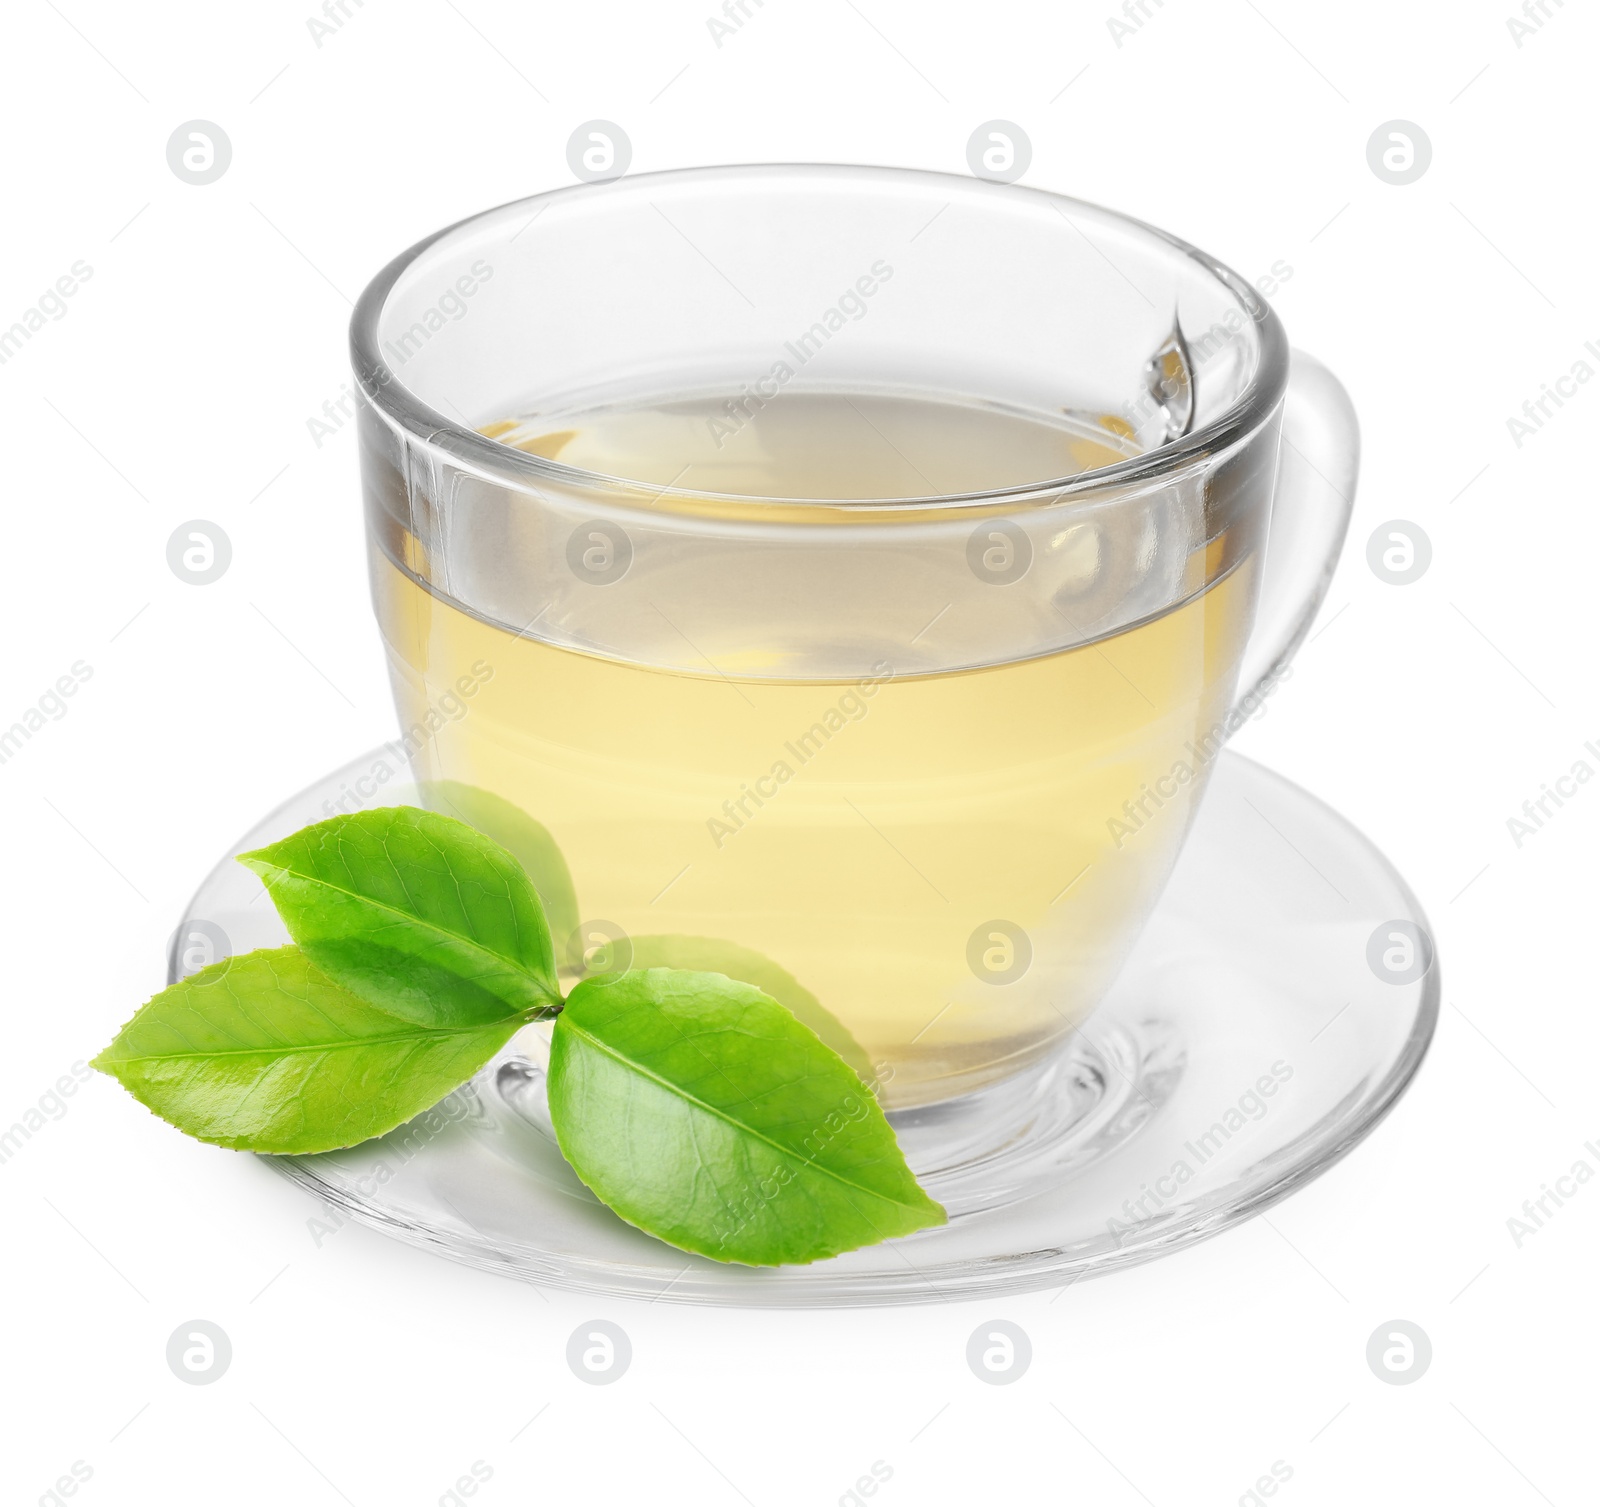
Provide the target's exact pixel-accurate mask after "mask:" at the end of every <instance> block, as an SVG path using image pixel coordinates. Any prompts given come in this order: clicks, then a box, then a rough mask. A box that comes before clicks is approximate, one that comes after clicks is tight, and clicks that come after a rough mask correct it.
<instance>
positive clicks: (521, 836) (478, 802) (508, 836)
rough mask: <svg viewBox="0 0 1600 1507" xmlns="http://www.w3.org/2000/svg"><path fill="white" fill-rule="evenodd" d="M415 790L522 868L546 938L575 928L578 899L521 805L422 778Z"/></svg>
mask: <svg viewBox="0 0 1600 1507" xmlns="http://www.w3.org/2000/svg"><path fill="white" fill-rule="evenodd" d="M418 788H419V789H420V790H421V792H422V799H423V800H424V801H425V802H426V803H427V805H428V807H429V809H430V810H433V811H441V812H443V813H444V814H445V815H446V816H453V817H455V818H456V820H457V821H463V822H465V823H466V824H467V825H468V826H469V827H476V828H477V829H478V831H480V832H481V833H483V835H484V836H485V837H487V838H490V839H491V840H492V841H494V842H497V843H499V844H500V846H501V847H502V848H504V849H505V850H506V851H507V852H508V853H510V854H511V856H512V857H513V858H515V859H516V860H517V862H518V863H520V864H521V865H522V867H523V871H524V872H525V873H526V874H527V876H528V878H529V879H531V880H532V881H533V887H534V889H535V890H537V891H538V893H539V902H540V904H542V905H543V906H544V914H545V919H546V920H547V921H548V922H549V923H550V935H551V936H552V937H554V938H555V939H556V940H557V941H558V942H560V941H563V940H564V939H565V938H567V937H570V936H571V935H572V934H573V932H575V931H576V930H577V929H578V921H579V919H580V918H579V916H578V896H577V892H576V891H575V890H574V889H573V887H572V874H571V872H570V871H569V870H568V868H567V860H566V859H565V858H564V857H562V854H561V849H560V848H558V847H557V846H556V840H555V838H553V837H552V836H551V835H550V832H549V830H548V828H546V827H545V826H543V825H542V824H541V823H539V822H536V821H535V820H534V819H533V818H532V817H531V816H529V815H528V813H527V812H526V811H524V810H523V809H522V807H520V806H514V805H513V804H512V803H511V802H510V801H508V800H503V799H502V798H501V797H500V796H498V795H495V794H494V793H493V792H491V791H488V790H480V789H479V788H478V786H476V785H467V784H464V783H463V782H462V781H460V780H424V781H423V782H422V783H421V784H420V785H419V786H418Z"/></svg>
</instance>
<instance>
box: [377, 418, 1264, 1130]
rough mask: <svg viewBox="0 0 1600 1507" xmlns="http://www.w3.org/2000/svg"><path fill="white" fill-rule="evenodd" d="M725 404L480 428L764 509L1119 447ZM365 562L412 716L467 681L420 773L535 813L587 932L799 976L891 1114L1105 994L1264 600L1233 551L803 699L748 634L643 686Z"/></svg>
mask: <svg viewBox="0 0 1600 1507" xmlns="http://www.w3.org/2000/svg"><path fill="white" fill-rule="evenodd" d="M685 410H687V418H688V420H689V421H687V422H686V421H685V419H686V413H685ZM715 412H716V410H715V409H712V408H711V407H710V406H709V405H701V406H700V407H699V409H698V410H696V408H695V405H688V404H685V405H678V406H677V407H674V408H662V407H659V406H658V407H652V408H643V409H640V410H638V411H636V412H633V413H628V412H617V411H612V412H608V413H606V414H605V415H604V416H603V417H602V418H599V419H596V420H595V421H593V422H592V423H583V422H578V423H573V422H571V421H568V422H567V423H566V424H565V426H564V427H562V428H560V429H556V430H550V429H548V428H546V429H541V428H540V426H538V425H537V424H535V425H511V424H508V425H497V426H491V427H490V428H489V429H488V430H486V431H485V432H486V433H491V434H494V435H495V436H496V437H498V438H501V439H502V440H503V441H505V442H507V443H514V444H521V445H523V446H524V447H525V448H527V449H529V450H531V451H534V452H536V453H540V454H545V455H547V456H549V457H551V458H555V459H559V460H562V461H565V462H570V463H571V464H573V465H577V466H581V467H584V468H585V469H590V470H595V471H600V472H603V473H605V474H609V475H613V476H623V477H630V478H635V479H640V480H644V481H649V482H654V483H656V484H658V485H663V486H664V485H667V484H668V483H669V482H674V478H676V480H675V483H674V484H675V485H676V486H678V487H680V488H696V487H700V488H704V489H705V490H706V491H716V492H721V493H744V494H749V495H762V496H777V497H804V496H811V497H852V498H861V497H900V496H907V495H917V494H919V493H928V492H935V491H948V490H958V489H961V488H963V487H970V486H974V485H980V486H990V487H992V486H997V485H1004V484H1007V483H1008V482H1017V481H1023V480H1028V479H1037V478H1039V477H1041V476H1053V475H1062V474H1064V473H1067V472H1071V471H1075V470H1081V469H1084V468H1086V467H1088V466H1092V465H1098V464H1104V463H1105V462H1106V461H1107V460H1109V459H1115V458H1118V456H1119V454H1120V452H1117V451H1115V450H1113V449H1110V448H1107V447H1102V446H1098V445H1097V444H1096V443H1095V442H1094V441H1093V440H1092V438H1090V439H1086V438H1085V436H1084V434H1083V433H1082V432H1080V431H1078V430H1073V429H1061V428H1057V427H1055V426H1053V425H1050V424H1046V423H1039V422H1030V421H1024V420H1020V419H1018V418H1016V417H1015V416H1012V415H999V414H994V413H990V412H988V411H986V410H982V409H978V408H973V407H964V406H957V405H953V404H945V403H934V402H916V401H912V400H906V399H899V398H896V399H873V398H868V397H864V396H860V395H857V396H855V397H853V398H851V399H849V400H842V399H838V398H833V397H828V396H818V395H808V394H804V393H790V394H785V395H784V396H783V397H782V398H781V399H780V400H779V401H778V402H777V403H775V404H773V405H771V407H770V408H769V409H767V410H765V411H764V412H763V413H762V414H761V415H759V416H758V417H757V418H756V419H753V420H748V421H746V422H745V423H743V424H741V425H740V426H739V427H738V430H737V432H736V433H734V434H733V435H732V436H729V435H728V434H725V433H722V434H714V433H713V431H712V427H711V424H710V423H709V422H708V418H710V419H714V417H715ZM719 439H720V441H721V443H720V444H719V443H717V441H718V440H719ZM1108 445H1109V441H1108ZM1069 511H1070V509H1064V513H1066V512H1069ZM374 568H375V571H376V575H375V586H376V597H377V603H378V610H379V616H380V620H381V623H382V628H383V633H384V638H385V641H386V644H387V647H388V652H389V656H390V662H391V667H392V671H393V677H394V681H395V684H396V687H397V692H398V698H399V705H400V710H401V715H402V723H403V725H407V726H409V725H411V724H412V723H417V722H421V721H423V720H425V719H426V718H427V716H428V713H429V709H430V708H436V707H437V706H438V705H439V704H440V702H441V700H445V702H446V704H447V705H450V706H452V707H454V706H458V705H460V704H461V702H460V700H459V698H452V691H453V688H454V687H456V685H457V683H458V682H459V681H460V680H462V678H463V677H465V678H466V679H467V680H468V681H470V682H473V683H474V685H475V689H474V692H473V694H472V697H471V699H470V701H468V702H466V703H465V705H466V710H465V711H464V712H462V713H460V714H459V715H456V714H455V713H454V712H452V715H451V717H450V718H447V719H445V720H444V722H443V726H442V727H440V728H439V729H438V730H437V731H436V732H435V733H434V735H433V736H432V737H431V738H430V739H429V740H428V741H427V742H426V743H425V744H424V745H423V746H422V748H421V749H420V751H419V752H418V753H417V754H416V755H415V758H414V762H415V764H416V766H417V771H416V772H417V774H418V776H419V777H420V778H425V779H448V780H455V781H463V782H466V783H468V784H472V785H476V786H480V787H482V788H484V789H487V790H489V791H492V792H494V793H495V794H497V795H499V796H501V797H504V798H505V799H507V800H509V801H511V802H513V803H514V804H516V805H517V806H520V807H521V808H522V809H523V810H525V811H526V812H528V813H529V814H530V815H531V816H533V817H535V818H536V819H537V820H538V821H540V822H542V823H543V824H544V825H545V826H546V827H547V828H548V829H549V830H550V832H551V833H552V834H553V835H554V837H555V839H556V841H557V842H558V843H559V845H560V847H561V849H562V851H563V853H564V854H565V857H566V860H567V863H568V865H569V867H570V869H571V872H572V877H573V880H574V884H575V887H576V891H577V896H578V905H579V908H580V911H581V913H582V915H583V916H584V917H585V918H586V919H587V918H602V919H604V920H605V921H608V922H610V923H613V924H614V925H615V926H618V927H620V928H622V929H623V930H624V931H626V932H627V933H629V934H631V935H635V936H642V935H650V936H659V935H662V934H678V935H686V936H693V937H710V938H721V939H726V940H727V941H731V942H734V943H737V944H739V945H740V946H742V947H745V948H749V949H753V950H755V951H757V952H759V953H762V954H764V955H765V956H766V957H768V958H770V959H771V960H773V961H774V962H776V963H777V964H779V965H780V966H782V967H783V968H785V969H787V970H788V971H789V972H790V973H791V974H793V975H794V976H795V978H796V979H798V980H799V982H800V983H801V984H802V985H803V986H804V987H805V988H806V989H808V990H809V991H810V992H811V993H812V994H814V995H815V996H816V997H817V999H818V1000H819V1001H820V1002H821V1004H822V1005H823V1006H824V1007H825V1008H826V1009H827V1010H828V1011H830V1012H831V1013H832V1014H833V1015H834V1016H835V1017H837V1018H838V1019H839V1020H840V1021H841V1022H842V1023H843V1024H844V1025H845V1026H846V1027H847V1028H848V1029H849V1031H850V1032H851V1033H852V1034H853V1035H854V1036H855V1038H856V1039H857V1041H858V1042H860V1043H861V1045H862V1046H863V1047H864V1049H865V1050H866V1052H867V1054H868V1055H869V1057H870V1058H871V1060H872V1061H873V1063H874V1064H876V1065H878V1068H879V1071H880V1073H881V1074H882V1076H883V1078H884V1087H883V1096H884V1098H885V1100H886V1102H887V1103H888V1104H889V1105H891V1106H895V1107H905V1106H909V1105H915V1104H919V1103H927V1102H930V1101H936V1100H939V1099H943V1098H947V1097H951V1096H953V1095H955V1094H959V1093H962V1092H966V1091H969V1090H971V1089H974V1088H977V1087H980V1086H983V1085H985V1084H987V1083H990V1082H993V1081H996V1080H998V1079H999V1078H1001V1077H1003V1076H1005V1075H1006V1074H1008V1073H1010V1072H1012V1071H1014V1070H1016V1069H1017V1068H1019V1067H1021V1066H1024V1065H1026V1064H1027V1063H1029V1062H1031V1061H1034V1060H1036V1059H1037V1058H1038V1057H1039V1056H1040V1055H1041V1054H1042V1053H1044V1052H1045V1051H1047V1050H1048V1049H1049V1048H1050V1047H1051V1046H1052V1045H1053V1044H1055V1043H1056V1042H1058V1041H1059V1040H1060V1038H1061V1037H1062V1036H1063V1035H1064V1034H1065V1033H1067V1032H1068V1031H1069V1030H1070V1029H1071V1028H1073V1027H1074V1026H1075V1025H1076V1024H1077V1023H1078V1022H1079V1021H1081V1020H1082V1019H1083V1018H1084V1016H1085V1015H1086V1014H1087V1013H1088V1012H1089V1011H1090V1010H1091V1009H1092V1008H1093V1006H1094V1004H1095V1003H1096V1002H1097V1001H1098V999H1099V997H1100V995H1101V994H1102V993H1103V991H1104V989H1105V988H1106V986H1107V984H1108V983H1109V982H1110V980H1111V978H1112V976H1113V975H1114V974H1115V972H1116V970H1117V968H1118V967H1119V966H1120V964H1121V962H1122V960H1123V958H1124V957H1125V955H1126V953H1127V951H1128V949H1129V947H1130V946H1131V945H1132V943H1133V941H1134V939H1135V937H1136V935H1137V932H1138V929H1139V927H1140V926H1141V925H1142V923H1143V921H1144V919H1145V917H1146V916H1147V914H1148V912H1149V910H1150V909H1151V907H1152V906H1153V904H1154V901H1155V898H1156V896H1157V894H1158V892H1159V889H1160V886H1161V885H1162V883H1164V881H1165V879H1166V876H1167V874H1168V872H1169V871H1170V869H1171V866H1172V863H1173V860H1174V858H1175V857H1176V854H1177V851H1178V848H1179V845H1180V844H1181V842H1182V840H1183V837H1184V835H1185V833H1186V830H1187V827H1188V822H1189V817H1190V815H1191V813H1192V810H1193V807H1194V803H1195V800H1196V798H1197V796H1198V795H1199V793H1200V790H1201V788H1202V786H1203V784H1204V780H1205V775H1206V772H1207V767H1208V765H1209V762H1210V760H1211V759H1212V758H1213V757H1214V756H1215V753H1216V751H1217V748H1218V744H1219V740H1218V738H1217V737H1216V736H1215V731H1214V730H1215V729H1216V726H1217V724H1218V723H1219V722H1220V721H1221V720H1222V719H1223V718H1224V717H1225V716H1226V714H1227V710H1228V704H1229V700H1230V697H1231V695H1232V691H1233V674H1234V668H1235V666H1236V664H1237V661H1238V658H1239V653H1240V649H1241V646H1242V640H1243V636H1244V634H1245V632H1246V630H1247V627H1248V623H1249V618H1250V612H1251V605H1252V598H1253V590H1254V587H1253V569H1254V567H1253V562H1252V561H1251V560H1250V559H1248V558H1247V559H1246V560H1245V561H1244V562H1243V563H1242V564H1241V565H1239V566H1238V567H1236V568H1234V569H1233V570H1232V571H1231V572H1230V573H1228V574H1226V575H1224V576H1223V577H1222V578H1221V579H1220V580H1218V581H1216V582H1215V583H1214V584H1212V585H1211V586H1210V587H1209V588H1208V589H1204V590H1201V591H1200V592H1199V593H1198V594H1196V595H1193V596H1192V597H1191V598H1190V599H1189V600H1187V601H1185V602H1183V603H1182V605H1179V606H1176V607H1174V608H1172V609H1171V610H1169V611H1167V612H1165V613H1164V614H1162V615H1159V616H1156V617H1155V618H1154V619H1152V620H1149V621H1145V622H1142V623H1141V624H1139V625H1138V626H1135V627H1132V628H1129V629H1127V630H1126V631H1123V632H1120V633H1117V634H1115V635H1113V636H1111V637H1108V638H1102V639H1100V640H1099V641H1098V642H1094V643H1092V644H1089V645H1087V646H1084V647H1079V648H1073V649H1070V650H1066V651H1059V652H1053V653H1042V654H1036V655H1033V656H1031V657H1023V658H1016V659H1011V660H1008V661H1007V662H1004V663H995V664H987V665H982V666H980V667H977V668H967V669H962V670H958V671H955V672H951V673H901V672H900V671H899V669H898V667H894V666H882V665H880V668H879V669H878V670H876V671H872V670H868V671H865V672H863V673H862V674H860V675H858V676H856V677H853V678H851V679H849V680H839V679H833V680H818V679H807V678H798V677H795V676H794V675H793V669H794V666H792V665H788V664H783V665H782V666H781V668H782V669H783V670H784V671H785V678H779V677H777V676H774V675H772V674H770V673H769V674H763V673H761V670H762V666H763V654H762V650H763V626H762V623H761V622H760V621H759V618H758V617H754V616H753V617H752V618H751V619H750V620H749V621H748V622H746V623H745V624H743V626H742V628H740V629H738V630H732V629H730V630H729V631H728V632H726V633H725V634H724V635H723V637H722V638H721V639H720V640H719V641H717V642H699V643H698V645H697V648H698V650H699V651H700V652H701V653H703V655H704V656H705V658H706V659H707V660H708V661H709V665H710V668H707V669H706V670H705V671H704V672H699V673H696V672H690V671H686V670H683V669H679V668H674V669H662V668H654V667H652V666H651V665H650V664H649V663H646V662H642V661H645V660H647V659H648V658H650V656H649V655H648V654H637V655H635V656H633V658H632V659H631V660H630V662H622V661H619V660H617V659H613V658H606V657H601V656H599V655H596V654H591V653H585V652H580V651H577V650H574V649H571V648H565V647H555V646H552V645H551V644H549V643H545V642H542V641H540V640H539V639H538V638H537V637H534V636H532V634H533V633H536V632H537V631H538V630H537V628H535V629H533V630H531V631H530V634H529V635H528V636H518V635H516V634H515V633H513V632H511V631H508V630H507V629H505V628H500V627H495V626H492V625H491V624H490V623H488V622H485V621H483V620H481V619H479V618H477V617H474V616H472V615H469V614H468V613H465V612H463V611H461V610H460V609H458V608H456V607H454V606H452V605H449V604H448V603H446V602H444V601H442V600H440V599H439V598H437V597H435V596H434V595H432V594H430V593H429V592H428V591H427V590H426V589H425V588H424V587H423V586H422V585H420V584H419V583H418V582H417V581H416V580H415V579H414V578H413V577H412V576H411V575H410V574H409V573H407V572H405V571H403V570H401V569H400V568H398V567H396V566H394V565H393V564H391V563H388V562H387V560H385V559H380V560H379V561H378V563H377V564H376V565H375V567H374ZM984 589H987V590H994V589H997V588H984ZM660 633H661V636H662V643H661V655H660V658H661V659H663V660H665V661H667V662H669V663H678V662H680V660H681V655H682V652H683V650H682V644H681V643H680V642H679V641H678V639H677V638H676V637H675V632H674V629H673V628H672V626H671V625H669V624H668V623H667V622H666V621H665V620H663V622H662V623H661V626H660ZM438 720H439V719H438V718H437V717H435V721H438ZM562 940H563V939H561V938H557V947H558V950H559V949H560V947H561V945H562ZM1019 958H1020V961H1021V962H1022V963H1024V964H1025V968H1024V969H1023V971H1022V972H1021V973H1020V975H1017V968H1018V963H1019Z"/></svg>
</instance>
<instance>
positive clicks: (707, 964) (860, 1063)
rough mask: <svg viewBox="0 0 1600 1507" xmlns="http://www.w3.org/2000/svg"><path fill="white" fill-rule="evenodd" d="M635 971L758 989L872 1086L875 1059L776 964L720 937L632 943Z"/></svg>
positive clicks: (665, 938) (638, 939)
mask: <svg viewBox="0 0 1600 1507" xmlns="http://www.w3.org/2000/svg"><path fill="white" fill-rule="evenodd" d="M629 940H630V942H631V944H632V947H633V962H632V965H631V966H632V967H633V968H635V969H637V970H640V971H642V970H644V969H646V968H679V969H683V970H685V971H686V972H689V973H725V974H727V976H728V977H729V978H731V979H738V980H739V982H740V983H743V984H754V985H755V986H756V988H757V989H759V990H760V991H761V992H762V993H763V994H765V995H767V996H768V997H769V998H771V999H775V1000H777V1002H778V1003H779V1004H780V1005H782V1006H783V1007H784V1008H785V1009H786V1010H788V1011H789V1012H790V1014H792V1015H793V1016H794V1018H795V1019H796V1020H798V1021H799V1022H800V1024H801V1025H803V1026H808V1027H810V1029H811V1030H813V1031H815V1032H816V1033H817V1035H818V1036H820V1037H821V1038H822V1042H823V1045H824V1046H828V1047H831V1048H832V1049H833V1050H834V1051H835V1052H837V1053H838V1054H839V1055H840V1056H841V1057H843V1058H844V1060H845V1061H846V1062H848V1063H849V1064H850V1067H851V1069H852V1070H853V1071H854V1072H855V1075H856V1076H857V1077H858V1078H859V1079H861V1081H862V1082H863V1083H869V1084H870V1083H871V1082H872V1081H873V1077H874V1073H873V1068H872V1059H871V1058H869V1057H868V1056H867V1054H866V1050H865V1049H864V1048H863V1047H862V1045H861V1043H860V1042H858V1041H857V1040H856V1039H855V1037H854V1036H852V1035H851V1034H850V1033H849V1031H847V1030H846V1029H845V1027H844V1023H843V1022H842V1021H840V1020H838V1019H837V1018H836V1017H835V1016H833V1015H830V1014H829V1013H828V1012H827V1011H826V1010H825V1009H823V1007H822V1005H821V1003H820V1002H819V1001H818V999H817V997H816V995H814V994H813V993H811V991H810V990H809V989H807V988H805V987H804V986H803V985H802V984H801V983H800V981H799V980H798V979H797V978H795V976H794V975H793V974H792V973H789V972H787V971H786V970H785V969H783V968H780V967H779V966H778V965H777V964H776V963H774V962H773V961H772V959H771V958H767V957H763V956H762V955H761V954H760V953H759V952H752V951H751V950H750V949H749V948H748V947H741V946H739V944H738V943H737V942H723V941H720V940H718V939H717V938H715V937H673V936H662V937H632V938H630V939H629Z"/></svg>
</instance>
